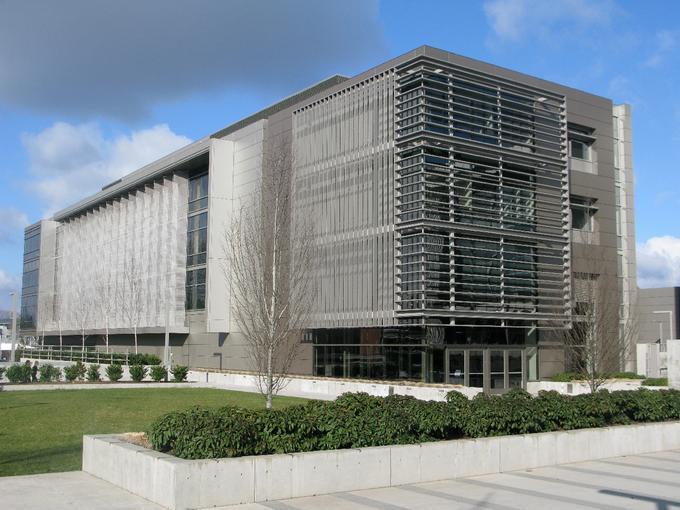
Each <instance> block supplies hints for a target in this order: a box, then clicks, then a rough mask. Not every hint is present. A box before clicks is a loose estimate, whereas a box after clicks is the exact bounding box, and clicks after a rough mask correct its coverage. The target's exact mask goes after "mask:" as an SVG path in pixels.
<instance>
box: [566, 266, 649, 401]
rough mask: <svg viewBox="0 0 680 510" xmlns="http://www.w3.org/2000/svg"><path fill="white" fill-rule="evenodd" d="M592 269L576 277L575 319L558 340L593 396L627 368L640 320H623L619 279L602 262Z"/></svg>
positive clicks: (632, 315)
mask: <svg viewBox="0 0 680 510" xmlns="http://www.w3.org/2000/svg"><path fill="white" fill-rule="evenodd" d="M591 267H592V268H593V269H594V271H593V272H591V273H575V275H574V303H575V306H574V310H573V317H574V319H573V323H572V325H571V327H570V328H568V329H563V330H561V331H560V334H559V336H560V337H561V339H562V340H563V343H564V349H565V357H566V363H567V367H568V368H569V369H570V370H572V371H574V372H577V373H579V374H581V375H583V376H584V377H585V378H586V380H587V382H588V386H589V387H590V391H591V392H593V393H594V392H596V391H597V390H598V389H599V388H601V387H602V385H603V384H604V383H605V382H606V380H607V379H608V378H609V377H610V376H611V374H612V373H614V372H617V371H620V370H622V368H623V367H624V364H625V361H626V359H627V356H628V353H629V352H630V349H631V348H632V345H634V342H635V336H636V334H637V319H636V315H634V314H630V315H628V316H626V317H622V316H621V312H620V309H621V300H620V291H619V288H618V282H617V278H616V276H615V275H612V274H611V273H607V271H606V270H605V267H604V263H602V262H595V263H593V264H592V265H591ZM614 267H615V266H614Z"/></svg>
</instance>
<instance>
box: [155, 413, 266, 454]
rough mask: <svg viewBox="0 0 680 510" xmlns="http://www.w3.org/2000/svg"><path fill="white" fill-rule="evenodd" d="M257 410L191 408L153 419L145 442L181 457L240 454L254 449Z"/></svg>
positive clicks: (251, 452) (248, 452)
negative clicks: (154, 420)
mask: <svg viewBox="0 0 680 510" xmlns="http://www.w3.org/2000/svg"><path fill="white" fill-rule="evenodd" d="M256 418H257V412H255V411H251V410H247V409H241V408H238V407H223V408H219V409H212V408H200V407H194V408H191V409H188V410H186V411H181V412H173V413H170V414H168V415H166V416H164V417H162V418H161V419H160V420H156V422H154V423H153V424H152V426H151V428H150V430H149V432H148V437H149V441H150V442H151V444H152V445H153V446H154V448H156V449H157V450H160V451H171V452H172V453H174V454H175V455H176V456H178V457H181V458H183V459H207V458H224V457H240V456H243V455H252V454H254V453H255V452H256V450H255V445H256V443H257V441H256V427H255V423H256Z"/></svg>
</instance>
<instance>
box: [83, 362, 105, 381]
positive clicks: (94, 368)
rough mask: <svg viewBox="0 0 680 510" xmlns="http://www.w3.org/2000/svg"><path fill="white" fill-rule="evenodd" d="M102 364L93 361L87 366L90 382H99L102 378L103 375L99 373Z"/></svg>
mask: <svg viewBox="0 0 680 510" xmlns="http://www.w3.org/2000/svg"><path fill="white" fill-rule="evenodd" d="M99 369H100V366H99V365H97V364H96V363H92V364H91V365H90V366H89V367H87V374H86V377H87V380H88V381H90V382H99V381H101V380H102V377H101V375H100V373H99Z"/></svg>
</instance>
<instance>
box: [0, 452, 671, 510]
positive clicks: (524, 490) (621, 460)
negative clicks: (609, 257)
mask: <svg viewBox="0 0 680 510" xmlns="http://www.w3.org/2000/svg"><path fill="white" fill-rule="evenodd" d="M0 508H2V509H3V510H4V509H7V510H14V509H26V510H32V509H36V510H38V509H39V510H43V509H50V510H67V509H68V510H80V509H82V510H86V509H87V510H104V509H107V510H108V509H112V510H132V509H135V510H157V509H160V508H161V507H159V506H157V505H155V504H153V503H151V502H149V501H147V500H145V499H142V498H139V497H137V496H134V495H132V494H130V493H129V492H126V491H124V490H122V489H120V488H118V487H116V486H114V485H111V484H109V483H107V482H104V481H103V480H100V479H98V478H95V477H93V476H91V475H88V474H86V473H83V472H81V471H74V472H70V473H53V474H46V475H32V476H13V477H5V478H0ZM228 508H229V509H232V510H237V509H238V510H312V509H314V510H316V509H319V508H323V509H324V510H366V509H377V510H426V509H427V510H443V509H447V510H448V509H473V508H483V509H490V510H525V509H527V510H529V509H541V510H543V509H545V508H549V509H550V510H560V509H567V508H568V509H574V508H595V509H601V510H616V509H624V508H627V509H643V510H644V509H650V510H652V509H654V510H672V509H673V508H676V509H680V450H672V451H664V452H657V453H649V454H642V455H632V456H628V457H618V458H612V459H603V460H598V461H592V462H582V463H578V464H566V465H562V466H555V467H547V468H540V469H533V470H527V471H514V472H510V473H503V474H497V475H488V476H479V477H474V478H462V479H458V480H445V481H441V482H432V483H423V484H416V485H405V486H400V487H392V488H387V489H372V490H365V491H356V492H344V493H339V494H334V495H330V496H317V497H310V498H299V499H292V500H285V501H270V502H267V503H259V504H250V505H241V506H235V507H222V510H227V509H228Z"/></svg>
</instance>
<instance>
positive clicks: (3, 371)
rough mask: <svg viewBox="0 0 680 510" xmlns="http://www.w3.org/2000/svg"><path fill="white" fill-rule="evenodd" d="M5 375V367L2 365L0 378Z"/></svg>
mask: <svg viewBox="0 0 680 510" xmlns="http://www.w3.org/2000/svg"><path fill="white" fill-rule="evenodd" d="M3 375H5V367H0V379H2V376H3Z"/></svg>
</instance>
